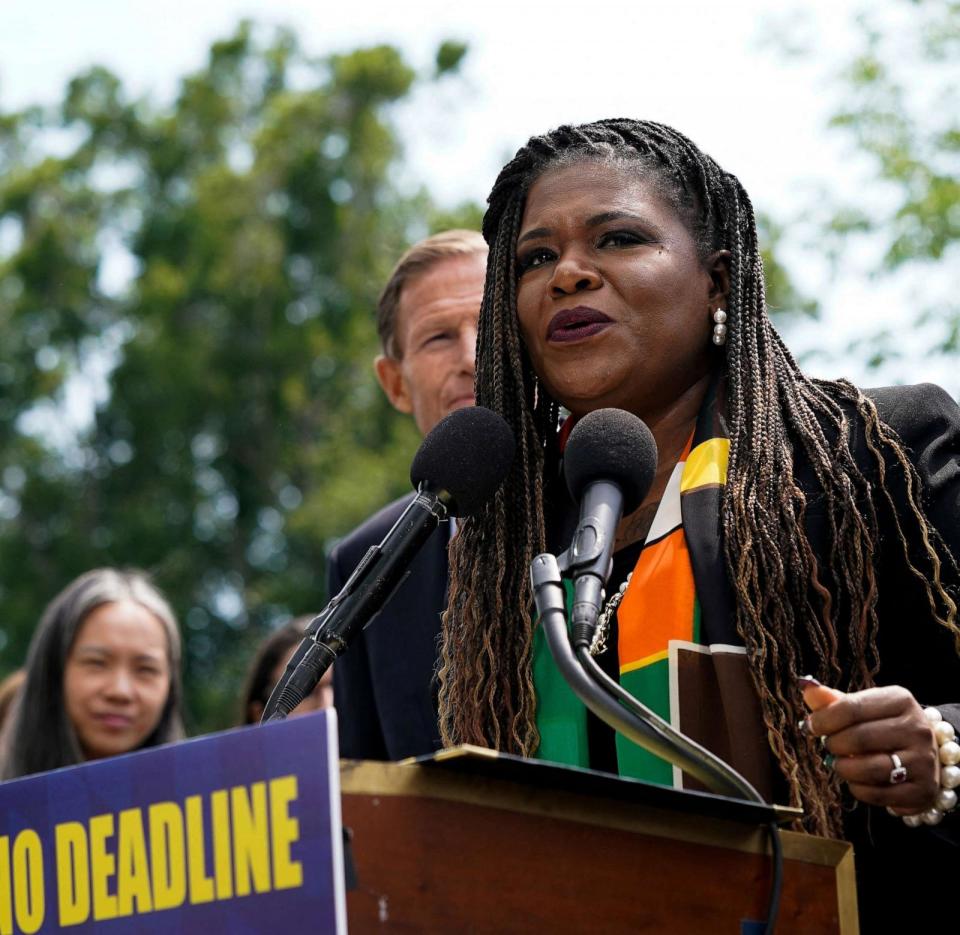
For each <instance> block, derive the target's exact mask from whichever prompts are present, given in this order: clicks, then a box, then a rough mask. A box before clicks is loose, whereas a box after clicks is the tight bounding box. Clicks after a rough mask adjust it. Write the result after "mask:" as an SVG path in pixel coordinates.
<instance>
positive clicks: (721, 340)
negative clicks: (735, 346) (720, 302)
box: [713, 308, 727, 347]
mask: <svg viewBox="0 0 960 935" xmlns="http://www.w3.org/2000/svg"><path fill="white" fill-rule="evenodd" d="M713 321H714V325H713V343H714V344H716V345H717V347H720V346H721V345H724V344H726V343H727V325H726V322H727V313H726V312H725V311H724V310H723V309H722V308H718V309H717V310H716V311H715V312H714V313H713Z"/></svg>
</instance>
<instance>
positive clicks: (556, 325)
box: [547, 305, 613, 344]
mask: <svg viewBox="0 0 960 935" xmlns="http://www.w3.org/2000/svg"><path fill="white" fill-rule="evenodd" d="M612 324H613V319H612V318H611V317H610V316H609V315H604V313H603V312H601V311H598V310H597V309H595V308H587V307H586V306H583V305H580V306H577V308H567V309H564V310H563V311H560V312H557V314H556V315H554V316H553V318H551V319H550V324H549V325H548V326H547V340H548V341H552V342H554V343H561V344H565V343H568V342H571V341H582V340H584V339H585V338H590V337H593V335H595V334H599V333H600V332H601V331H605V330H606V329H607V328H609V327H610V325H612Z"/></svg>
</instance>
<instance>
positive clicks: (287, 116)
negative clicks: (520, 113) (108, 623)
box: [0, 0, 960, 732]
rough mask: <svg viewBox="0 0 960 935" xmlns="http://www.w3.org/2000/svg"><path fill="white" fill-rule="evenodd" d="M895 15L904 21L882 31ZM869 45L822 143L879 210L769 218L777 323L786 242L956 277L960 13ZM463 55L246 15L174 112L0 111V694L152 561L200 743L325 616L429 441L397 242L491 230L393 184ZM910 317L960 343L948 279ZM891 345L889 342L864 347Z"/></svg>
mask: <svg viewBox="0 0 960 935" xmlns="http://www.w3.org/2000/svg"><path fill="white" fill-rule="evenodd" d="M908 7H909V8H914V11H913V12H915V15H912V16H911V17H910V18H909V20H908V22H909V24H910V28H909V29H903V28H902V27H901V26H896V27H891V25H890V22H889V21H888V20H886V19H884V16H883V14H884V12H887V11H889V10H891V9H900V10H902V9H904V8H908ZM859 37H860V39H859V41H860V45H859V47H858V49H857V50H856V52H855V54H854V55H853V56H852V58H851V60H850V61H849V62H848V63H847V64H846V66H845V67H844V69H843V73H842V75H841V76H840V79H841V80H840V82H839V83H838V85H837V86H838V87H839V88H841V96H842V102H841V105H840V106H838V107H837V110H836V116H835V117H834V119H833V131H832V132H833V133H834V134H835V135H836V137H837V138H838V139H841V140H844V141H845V142H846V143H847V145H848V146H849V152H850V154H851V158H852V159H857V160H860V161H861V163H862V165H863V167H864V172H865V179H866V180H867V181H866V182H865V184H867V183H869V184H870V185H871V186H872V188H871V191H873V190H874V188H875V190H876V191H879V192H882V193H883V195H884V197H882V198H870V199H864V198H858V197H857V195H858V194H859V193H858V192H849V191H847V192H835V191H827V192H822V193H818V195H817V197H816V198H815V199H814V200H812V201H811V203H810V204H809V208H808V210H807V211H806V212H805V216H804V217H803V218H802V222H803V223H802V225H800V224H799V223H798V219H797V218H790V219H786V218H782V217H781V218H777V217H774V216H772V215H770V214H769V213H768V212H765V211H758V224H759V227H760V231H761V240H762V243H763V245H764V248H765V249H764V264H765V269H766V273H767V279H768V301H769V304H770V306H771V310H772V312H773V314H774V315H776V316H777V317H778V319H779V322H780V324H781V327H785V328H787V329H789V328H790V327H791V322H796V321H804V320H809V319H810V318H811V317H816V316H817V315H818V314H819V312H820V307H819V305H818V302H817V300H816V289H815V288H812V287H811V285H810V282H809V278H808V277H807V276H805V275H801V276H797V275H796V274H795V270H800V271H803V267H802V266H796V264H794V263H785V262H784V261H783V257H784V256H785V255H791V256H793V255H794V254H795V252H796V245H797V239H798V236H799V235H798V230H799V229H800V227H801V226H803V227H804V230H805V236H806V238H807V243H806V246H805V249H806V250H807V251H808V252H809V251H813V252H815V253H817V254H818V255H819V257H820V259H821V260H823V261H824V262H825V263H827V264H828V265H829V264H830V263H832V264H834V265H835V266H841V265H843V264H845V263H847V262H849V258H850V255H851V252H856V249H857V244H858V243H860V242H861V241H864V242H868V243H869V244H870V245H871V247H872V252H870V253H869V256H870V257H872V259H871V260H870V261H868V263H867V270H866V273H867V274H868V275H875V276H887V275H894V274H895V273H896V272H897V271H899V270H903V269H904V268H905V267H917V266H919V267H921V268H922V269H923V271H924V273H923V274H924V275H925V276H926V277H927V278H928V279H929V280H930V281H931V282H933V283H936V282H938V281H946V280H947V279H950V277H951V274H950V272H949V268H950V266H951V264H952V268H953V270H954V272H953V273H952V281H954V282H955V278H956V275H955V269H956V252H957V241H958V234H960V190H958V183H957V179H958V178H960V164H958V158H960V123H958V120H960V117H958V112H957V109H956V106H955V102H956V100H958V99H960V77H958V69H960V64H958V63H960V54H958V51H960V50H958V44H960V3H957V2H947V3H943V2H940V3H934V2H932V0H929V2H913V0H887V2H886V3H885V4H883V5H882V7H881V8H877V9H871V11H870V12H869V13H868V14H867V15H865V16H864V18H863V19H861V21H860V24H859ZM785 41H786V39H785ZM789 45H790V50H791V54H793V55H798V56H802V55H813V54H815V51H816V50H811V49H806V50H805V49H804V48H803V47H802V43H801V42H800V38H799V33H798V32H797V31H796V30H795V31H794V32H793V33H792V34H791V35H790V36H789ZM467 55H468V49H467V46H466V45H465V44H464V43H462V42H459V41H454V40H448V41H445V42H442V43H440V44H439V45H438V47H437V49H436V53H435V55H434V56H433V57H432V59H431V60H430V61H429V63H428V65H427V66H425V67H424V68H422V69H420V70H419V71H418V70H415V69H413V68H412V67H411V66H410V65H409V64H408V63H407V61H406V60H405V58H404V55H403V54H402V53H401V52H400V51H399V50H398V49H397V48H394V47H391V46H387V45H378V46H373V47H369V48H359V49H356V50H354V51H352V52H341V53H338V54H332V55H326V56H322V57H317V56H315V55H311V54H310V53H309V52H308V51H307V50H304V49H302V48H300V46H299V44H298V42H297V39H296V36H295V35H294V34H293V33H292V32H291V31H289V30H285V29H270V30H266V29H263V28H260V27H257V26H255V25H253V24H251V23H248V22H244V23H241V24H240V26H239V27H238V28H237V29H236V30H235V31H234V33H233V34H232V35H230V36H228V37H227V38H225V39H223V40H221V41H217V42H215V43H214V44H213V45H212V46H211V48H210V50H209V54H208V57H207V60H206V64H205V65H204V67H203V68H201V69H200V70H199V71H197V72H196V73H193V74H188V75H186V76H185V77H183V78H182V79H181V80H180V82H179V84H178V87H177V92H176V94H175V95H174V97H173V99H172V100H171V101H168V102H162V103H158V102H156V101H155V100H153V99H151V98H150V97H133V96H131V94H130V93H129V92H128V90H127V89H126V88H125V86H124V83H123V82H122V81H121V80H120V79H119V78H118V77H117V76H116V75H114V74H111V73H110V72H109V71H108V70H106V69H104V68H98V67H96V68H90V69H88V70H86V71H85V72H83V73H82V74H79V75H77V76H76V77H74V78H73V79H72V80H71V81H70V82H69V84H68V86H67V88H66V89H65V91H64V94H63V96H62V99H61V101H60V103H59V104H58V105H57V106H52V107H27V108H23V109H20V110H17V111H11V112H6V113H2V112H0V608H2V610H3V615H2V617H0V675H2V674H3V673H4V672H6V671H9V670H10V669H12V668H15V667H16V666H18V665H20V664H21V663H22V660H23V658H24V654H25V651H26V647H27V645H28V643H29V640H30V637H31V635H32V632H33V628H34V626H35V624H36V621H37V619H38V617H39V615H40V613H41V611H42V609H43V607H44V605H45V604H46V603H47V601H48V600H49V599H50V598H51V597H52V596H53V594H55V593H56V592H57V591H58V590H59V589H61V588H62V587H63V586H64V585H65V584H67V583H68V582H69V581H70V580H71V579H72V578H74V577H75V576H76V575H78V574H80V573H81V572H83V571H85V570H87V569H89V568H92V567H95V566H99V565H118V566H130V565H133V566H140V567H144V568H146V569H148V570H149V571H151V572H152V573H153V574H154V576H155V578H156V580H157V582H158V584H159V585H160V586H161V587H162V588H163V589H164V591H165V592H166V593H167V594H168V595H169V597H170V598H171V600H172V602H173V604H174V606H175V608H176V610H177V613H178V615H179V617H180V620H181V624H182V628H183V632H184V637H185V646H186V682H187V709H188V716H189V727H190V729H191V731H192V732H199V731H204V730H210V729H215V728H219V727H224V726H226V725H228V724H229V723H231V722H232V720H233V718H234V717H235V715H236V713H237V712H236V705H237V696H238V694H239V690H240V682H241V678H242V673H243V670H244V668H245V666H246V664H247V661H248V660H249V658H250V655H251V653H252V649H253V647H254V645H255V644H256V642H257V641H258V640H259V639H261V638H262V637H263V635H264V634H265V633H266V632H267V631H268V630H269V629H270V628H271V627H273V626H275V625H277V624H278V623H280V622H282V621H284V620H286V619H288V618H289V617H291V616H294V615H299V614H312V613H315V612H317V611H318V610H319V609H320V608H321V607H322V606H323V604H324V603H325V601H326V599H327V595H326V594H325V588H324V580H325V567H324V565H325V554H326V551H327V549H328V548H329V545H330V544H331V542H332V541H333V540H334V539H335V538H336V537H337V536H340V535H343V534H344V533H345V532H346V531H348V530H349V529H350V528H351V527H352V526H354V525H356V524H357V523H358V522H360V521H361V520H362V519H363V518H365V517H366V516H367V515H369V514H370V513H371V512H373V511H374V510H375V509H377V508H378V507H380V506H381V505H383V504H384V503H385V502H386V501H388V500H389V499H392V498H393V497H395V496H398V495H399V494H400V493H402V492H403V491H405V490H406V489H408V480H407V475H408V467H409V461H410V458H411V456H412V454H413V452H414V450H415V449H416V446H417V444H418V438H417V436H416V432H415V429H414V427H413V425H412V423H411V422H410V420H409V419H408V418H405V417H401V416H398V415H397V414H395V413H394V412H393V411H392V410H391V409H390V407H389V406H388V405H387V403H386V402H385V400H384V399H383V396H382V393H381V392H380V391H379V388H378V387H377V385H376V383H375V381H374V379H373V374H372V368H371V362H372V359H373V357H374V355H375V354H376V351H377V343H376V333H375V326H374V308H375V303H376V298H377V295H378V293H379V290H380V288H381V287H382V285H383V283H384V281H385V279H386V276H387V275H388V273H389V270H390V268H391V267H392V265H393V263H394V261H395V260H396V258H397V257H398V256H399V255H400V253H401V252H402V250H403V249H404V248H405V247H406V246H408V245H409V244H410V243H412V242H413V241H416V240H418V239H420V238H421V237H423V236H425V235H426V234H428V233H430V232H431V231H435V230H440V229H443V228H446V227H451V226H466V227H472V228H478V227H479V224H480V219H481V217H482V206H481V205H478V204H476V203H473V202H471V201H465V202H462V203H459V204H455V205H452V206H451V205H449V204H438V203H437V202H436V201H435V199H434V197H433V196H432V195H431V193H430V192H429V191H428V190H426V189H424V188H419V189H418V188H416V186H411V185H409V184H401V183H400V182H399V181H398V179H401V178H402V177H403V176H404V173H403V172H402V170H403V169H404V168H405V162H404V153H403V151H402V147H401V145H400V142H399V140H400V136H399V133H398V127H397V125H396V120H397V116H396V114H397V111H398V110H399V109H400V108H402V106H403V105H404V103H405V102H409V101H410V99H411V97H412V96H413V95H415V94H417V92H419V91H422V90H424V89H427V90H430V89H433V90H435V91H436V92H437V94H436V95H435V97H436V99H437V101H438V107H440V108H441V109H442V108H445V107H446V108H449V107H450V106H451V103H450V102H451V100H453V101H456V100H457V97H456V95H452V96H451V95H449V94H442V93H439V92H440V91H441V88H442V87H453V86H455V84H456V83H457V82H460V81H462V80H463V79H462V78H461V77H460V70H461V66H462V64H463V62H464V60H465V57H466V56H467ZM905 65H906V67H909V68H911V69H913V70H921V71H923V74H924V75H925V76H927V77H928V78H929V80H927V81H925V82H924V84H923V87H924V93H923V94H922V95H921V96H920V98H919V99H918V98H917V97H916V95H915V88H916V85H915V83H914V84H912V85H904V83H903V80H902V77H901V74H902V72H901V70H902V68H903V67H904V66H905ZM451 83H452V84H451ZM911 88H912V89H913V92H911V93H908V89H911ZM421 97H423V96H422V95H421ZM427 97H428V98H429V95H427ZM951 102H953V103H952V104H951ZM417 113H418V114H420V115H421V117H422V116H423V113H424V110H423V108H422V107H421V109H420V110H418V111H417ZM536 129H542V127H539V125H534V124H532V125H531V130H536ZM681 129H682V128H681ZM408 133H409V128H408ZM777 145H778V143H777V141H773V142H771V143H770V147H771V158H774V157H775V149H776V146H777ZM791 247H792V248H793V253H791V249H790V248H791ZM938 277H939V279H938ZM907 313H908V316H907V317H909V318H910V320H911V322H912V323H913V324H915V325H916V326H917V327H932V328H933V329H934V332H935V337H934V339H933V340H934V346H935V348H936V350H937V351H938V352H940V353H943V354H955V353H956V351H957V343H958V340H960V338H958V335H960V308H958V307H957V304H956V298H955V290H951V289H948V288H942V289H933V290H932V291H930V292H928V293H925V298H924V299H923V300H922V301H920V300H918V301H917V302H916V304H915V305H912V306H911V307H910V308H909V309H907ZM901 345H902V335H901V334H898V333H897V332H895V331H891V330H890V329H889V328H888V327H885V326H883V325H882V324H879V323H878V326H877V327H876V329H874V330H873V331H872V332H870V333H867V334H864V335H863V336H862V337H861V339H860V343H859V346H858V347H857V348H854V349H853V350H854V352H855V353H856V354H858V355H859V357H860V359H864V360H868V361H869V362H871V363H873V364H876V365H881V364H883V363H884V361H887V360H889V359H890V357H891V356H894V355H896V354H897V353H899V350H900V346H901Z"/></svg>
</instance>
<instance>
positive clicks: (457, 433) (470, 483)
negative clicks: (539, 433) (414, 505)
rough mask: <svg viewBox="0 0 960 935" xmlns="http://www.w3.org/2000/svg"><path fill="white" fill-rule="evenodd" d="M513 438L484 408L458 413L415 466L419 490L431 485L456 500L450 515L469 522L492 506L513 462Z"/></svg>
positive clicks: (442, 424) (440, 427)
mask: <svg viewBox="0 0 960 935" xmlns="http://www.w3.org/2000/svg"><path fill="white" fill-rule="evenodd" d="M513 448H514V443H513V433H512V432H511V431H510V426H509V425H507V423H506V422H505V421H504V420H503V418H502V417H501V416H499V415H497V414H496V413H495V412H493V411H492V410H491V409H486V408H484V407H483V406H468V407H467V408H465V409H455V410H454V411H453V412H451V413H450V415H448V416H446V417H444V418H443V419H441V420H440V421H439V422H438V423H437V424H436V426H434V428H433V429H432V430H431V431H430V432H429V433H428V434H427V437H426V438H425V439H424V440H423V443H422V444H421V445H420V448H419V450H418V451H417V453H416V455H415V457H414V459H413V464H412V465H411V466H410V481H411V483H412V484H413V486H414V487H419V486H420V484H421V483H424V482H426V484H427V486H429V487H430V488H431V489H432V490H436V491H440V490H445V491H447V493H449V494H450V495H451V497H452V498H453V503H452V504H451V505H450V513H451V514H452V515H453V516H469V515H470V514H471V513H476V512H477V510H479V509H480V507H482V506H483V505H484V503H486V502H487V500H489V499H490V498H491V497H492V496H493V495H494V493H495V492H496V489H497V488H498V487H499V486H500V484H501V483H502V481H503V479H504V478H505V477H506V476H507V471H509V470H510V465H511V463H512V462H513Z"/></svg>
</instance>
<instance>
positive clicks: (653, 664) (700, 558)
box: [533, 387, 742, 785]
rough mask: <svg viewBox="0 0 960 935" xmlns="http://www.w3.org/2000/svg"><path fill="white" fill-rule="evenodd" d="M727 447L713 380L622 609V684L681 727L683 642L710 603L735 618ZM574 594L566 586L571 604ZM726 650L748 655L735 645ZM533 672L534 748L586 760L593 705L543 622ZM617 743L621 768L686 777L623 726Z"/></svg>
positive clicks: (690, 640) (660, 779)
mask: <svg viewBox="0 0 960 935" xmlns="http://www.w3.org/2000/svg"><path fill="white" fill-rule="evenodd" d="M729 445H730V443H729V440H728V438H727V433H726V431H725V426H724V424H723V420H722V418H721V417H720V416H719V407H718V405H717V392H716V387H713V388H712V389H711V392H710V393H709V394H708V399H707V400H705V403H704V406H703V409H702V410H701V415H700V418H699V419H698V424H697V428H696V430H695V431H694V433H693V435H692V437H691V439H690V441H689V442H688V443H687V446H686V450H685V451H684V452H683V454H682V455H681V457H680V461H679V462H678V463H677V465H676V467H675V468H674V470H673V473H672V474H671V476H670V480H669V482H668V483H667V487H666V490H665V492H664V495H663V498H662V499H661V501H660V506H659V508H658V510H657V513H656V516H655V518H654V521H653V525H652V526H651V528H650V531H649V533H648V534H647V537H646V540H645V544H644V547H643V550H642V551H641V553H640V557H639V559H638V561H637V564H636V567H635V568H634V571H633V574H632V577H631V579H630V584H629V586H628V588H627V590H626V592H625V593H624V596H623V600H622V602H621V604H620V606H619V607H618V609H617V622H618V645H617V649H618V658H619V667H620V682H621V684H622V685H623V686H624V688H626V689H627V690H628V691H629V692H631V693H632V694H633V695H634V696H636V697H637V698H638V699H639V700H640V701H641V702H643V703H644V704H645V705H647V706H648V707H649V708H652V709H653V710H654V711H655V712H656V713H657V714H659V715H660V716H661V717H663V718H665V719H667V720H670V721H671V722H672V723H674V724H675V726H678V725H677V724H676V721H677V717H676V714H677V709H678V707H679V705H678V697H677V696H678V685H677V658H678V657H677V650H678V648H679V649H695V648H696V647H697V646H698V645H699V644H701V640H702V636H701V634H702V629H703V627H702V617H703V608H704V606H706V607H708V608H709V611H710V613H711V614H712V615H713V617H714V618H717V617H721V616H722V617H725V618H727V619H729V607H728V605H729V601H728V599H727V597H726V579H725V573H724V570H723V565H722V556H721V552H720V546H719V529H718V524H719V504H720V496H721V494H722V490H723V485H724V484H725V483H726V477H727V457H728V452H729ZM691 531H693V533H694V534H695V535H696V536H697V538H698V540H699V542H698V544H700V545H702V546H703V547H702V548H700V549H699V550H698V555H697V563H699V565H700V567H699V569H696V570H697V571H698V572H699V573H698V574H696V575H695V568H694V564H693V563H692V557H691V552H690V550H689V548H688V535H689V534H690V532H691ZM570 593H571V590H570V588H569V587H568V589H567V597H568V612H569V599H570ZM716 631H717V628H716V627H714V632H716ZM724 648H725V649H729V650H731V651H734V652H740V653H742V650H738V649H736V648H735V647H732V646H731V647H724ZM671 649H673V653H672V654H671ZM671 656H672V657H673V658H671ZM533 675H534V686H535V688H536V692H537V728H538V730H539V732H540V747H539V749H538V751H537V756H538V757H539V758H541V759H544V760H551V761H553V762H560V763H565V764H567V765H570V766H580V767H589V765H590V763H589V748H588V740H587V714H586V709H585V708H584V706H583V704H582V703H581V702H580V701H579V699H577V698H576V696H575V695H574V694H573V693H572V692H571V691H570V689H569V687H568V686H567V685H566V683H565V682H564V681H563V679H562V677H561V676H560V675H559V673H558V672H557V670H556V668H555V666H554V664H553V660H552V658H551V657H550V653H549V650H548V648H547V646H546V641H545V640H544V638H543V634H542V631H541V630H540V629H539V628H538V629H537V630H536V633H535V637H534V654H533ZM671 713H673V717H672V716H671ZM616 745H617V760H618V767H619V772H620V775H622V776H630V777H633V778H636V779H643V780H646V781H648V782H656V783H660V784H664V785H674V784H676V785H679V784H680V782H679V775H675V774H674V770H673V767H672V766H670V764H669V763H667V762H665V761H664V760H661V759H660V758H659V757H657V756H654V755H653V754H651V753H648V752H647V751H645V750H643V749H641V748H640V747H637V746H636V745H635V744H633V743H632V742H630V741H629V740H627V739H626V738H625V737H622V736H620V735H619V734H618V735H617V737H616Z"/></svg>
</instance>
